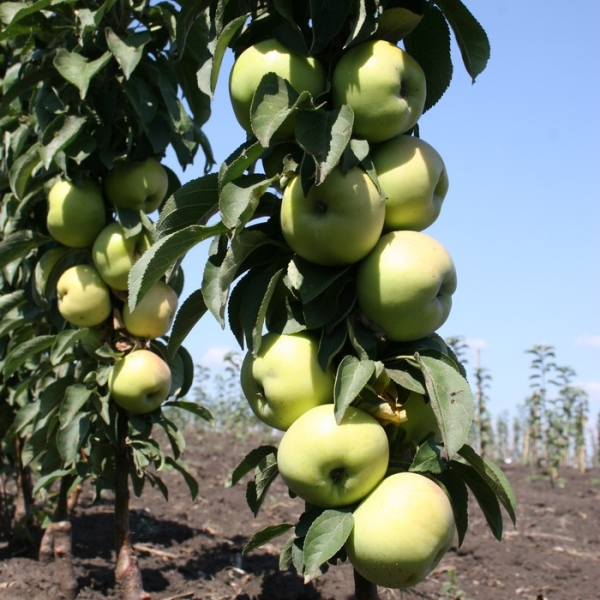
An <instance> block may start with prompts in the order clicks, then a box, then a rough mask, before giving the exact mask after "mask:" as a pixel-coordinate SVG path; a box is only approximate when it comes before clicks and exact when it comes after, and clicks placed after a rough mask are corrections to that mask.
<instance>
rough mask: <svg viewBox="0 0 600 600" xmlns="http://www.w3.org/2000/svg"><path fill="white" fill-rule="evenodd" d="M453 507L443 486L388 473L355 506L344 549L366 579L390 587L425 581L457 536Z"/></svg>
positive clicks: (418, 477) (419, 477)
mask: <svg viewBox="0 0 600 600" xmlns="http://www.w3.org/2000/svg"><path fill="white" fill-rule="evenodd" d="M454 532H455V523H454V514H453V511H452V505H451V504H450V501H449V499H448V497H447V495H446V493H445V492H444V491H443V490H442V488H441V487H440V486H439V485H437V484H436V483H435V482H434V481H432V480H431V479H429V478H428V477H425V476H424V475H419V474H417V473H408V472H404V473H396V474H394V475H390V476H389V477H386V478H385V479H384V480H383V481H382V482H381V483H380V484H379V485H378V486H377V487H376V488H375V489H374V490H373V491H372V492H371V493H370V494H369V495H368V496H367V497H366V498H365V499H364V500H363V501H362V502H361V503H360V504H359V505H358V507H357V508H356V509H355V510H354V527H353V529H352V532H351V533H350V537H349V538H348V541H347V542H346V545H345V548H346V552H347V553H348V558H349V559H350V562H351V563H352V566H353V567H354V568H355V569H356V571H357V572H358V573H360V574H361V575H362V576H363V577H364V578H365V579H367V580H368V581H371V582H372V583H375V584H377V585H380V586H383V587H387V588H407V587H411V586H413V585H416V584H417V583H419V582H420V581H423V579H425V577H427V575H428V574H429V573H431V571H432V570H433V569H434V568H435V567H436V566H437V565H438V563H439V562H440V560H441V559H442V558H443V556H444V555H445V554H446V552H448V550H449V549H450V546H451V545H452V541H453V539H454Z"/></svg>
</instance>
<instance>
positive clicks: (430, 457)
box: [408, 441, 446, 474]
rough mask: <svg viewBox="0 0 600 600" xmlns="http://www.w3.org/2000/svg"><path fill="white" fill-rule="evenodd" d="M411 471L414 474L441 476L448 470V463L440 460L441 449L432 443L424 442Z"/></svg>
mask: <svg viewBox="0 0 600 600" xmlns="http://www.w3.org/2000/svg"><path fill="white" fill-rule="evenodd" d="M408 470H409V471H412V472H413V473H435V474H439V473H442V472H443V471H445V470H446V463H445V462H444V461H442V460H441V458H440V450H439V448H438V447H437V446H436V445H435V444H433V443H432V442H429V441H427V442H424V443H423V444H421V445H420V446H419V448H418V449H417V452H416V453H415V456H414V458H413V461H412V464H411V465H410V468H409V469H408Z"/></svg>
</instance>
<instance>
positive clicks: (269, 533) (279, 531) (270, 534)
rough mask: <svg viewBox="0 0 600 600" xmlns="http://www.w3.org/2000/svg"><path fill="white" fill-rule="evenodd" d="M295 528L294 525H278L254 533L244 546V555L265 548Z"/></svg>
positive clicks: (268, 526)
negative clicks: (267, 544)
mask: <svg viewBox="0 0 600 600" xmlns="http://www.w3.org/2000/svg"><path fill="white" fill-rule="evenodd" d="M293 527H294V524H293V523H278V524H277V525H267V526H266V527H264V528H263V529H261V530H260V531H257V532H255V533H253V534H252V535H251V536H250V537H249V538H248V541H247V542H246V543H245V544H244V547H243V549H242V554H243V555H246V554H248V553H249V552H252V550H256V548H260V547H261V546H264V545H265V544H266V543H268V542H270V541H271V540H274V539H275V538H277V537H279V536H280V535H283V534H284V533H285V532H286V531H289V530H290V529H292V528H293Z"/></svg>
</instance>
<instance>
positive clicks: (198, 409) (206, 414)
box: [163, 400, 214, 423]
mask: <svg viewBox="0 0 600 600" xmlns="http://www.w3.org/2000/svg"><path fill="white" fill-rule="evenodd" d="M163 406H168V407H174V408H179V409H181V410H185V411H187V412H189V413H192V414H193V415H196V416H197V417H200V418H201V419H202V420H204V421H207V422H209V423H210V422H212V421H213V420H214V419H213V416H212V415H211V414H210V411H209V410H208V409H207V408H204V406H202V405H200V404H198V403H197V402H190V401H188V400H173V401H171V400H169V401H168V402H165V404H164V405H163Z"/></svg>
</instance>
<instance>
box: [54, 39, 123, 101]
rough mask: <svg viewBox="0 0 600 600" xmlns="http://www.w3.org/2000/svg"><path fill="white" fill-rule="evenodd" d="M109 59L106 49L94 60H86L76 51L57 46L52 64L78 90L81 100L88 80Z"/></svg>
mask: <svg viewBox="0 0 600 600" xmlns="http://www.w3.org/2000/svg"><path fill="white" fill-rule="evenodd" d="M110 59H111V53H110V52H108V51H106V52H105V53H104V54H103V55H102V56H100V57H99V58H97V59H96V60H92V61H88V60H87V59H86V58H85V57H84V56H82V55H81V54H78V53H77V52H69V51H68V50H66V49H65V48H59V49H58V50H57V52H56V56H55V57H54V66H55V67H56V70H57V71H58V72H59V73H60V74H61V75H62V76H63V78H64V79H66V80H67V81H68V82H69V83H72V84H73V85H74V86H75V87H76V88H77V89H78V90H79V96H80V97H81V99H82V100H83V99H84V98H85V97H86V95H87V91H88V87H89V85H90V82H91V81H92V79H93V78H94V77H95V76H96V75H97V74H98V73H99V72H100V71H101V70H102V69H103V68H104V67H105V66H106V65H107V64H108V62H109V61H110Z"/></svg>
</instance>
